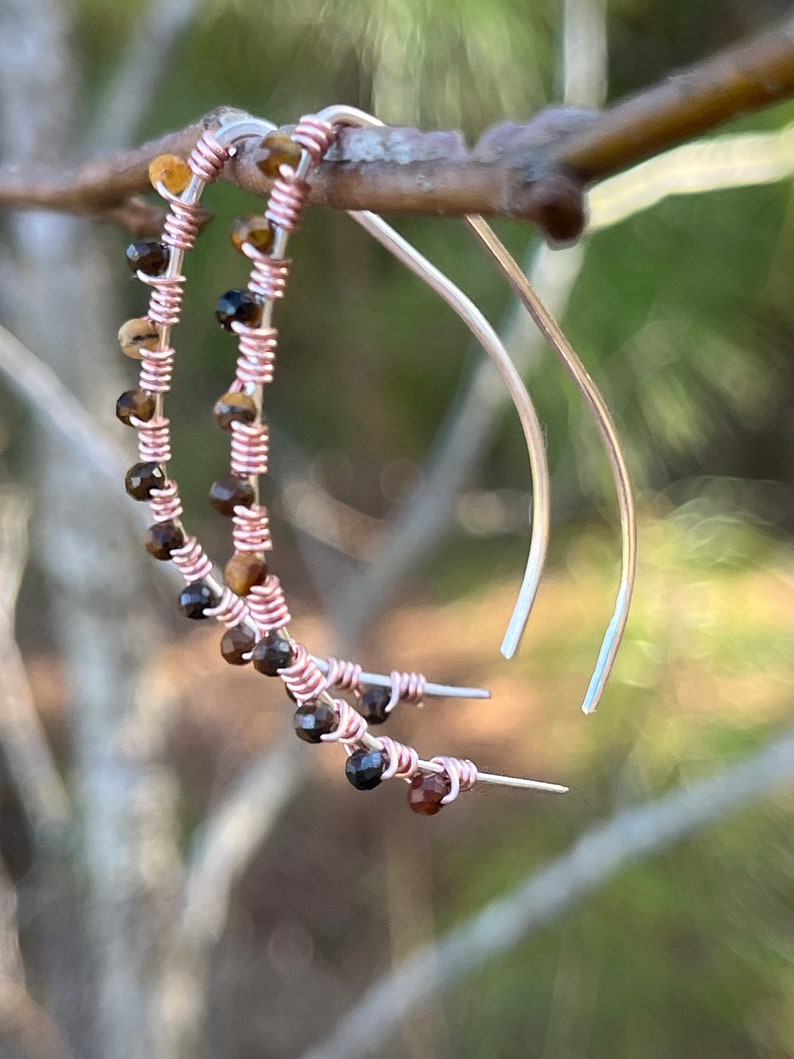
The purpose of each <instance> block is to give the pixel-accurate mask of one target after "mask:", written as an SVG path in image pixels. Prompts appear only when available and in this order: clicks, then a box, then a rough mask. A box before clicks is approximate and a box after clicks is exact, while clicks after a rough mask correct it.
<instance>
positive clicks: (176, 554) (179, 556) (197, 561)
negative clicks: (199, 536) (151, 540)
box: [171, 537, 212, 582]
mask: <svg viewBox="0 0 794 1059" xmlns="http://www.w3.org/2000/svg"><path fill="white" fill-rule="evenodd" d="M171 558H172V559H173V562H174V566H175V567H176V568H177V570H179V572H180V573H181V574H182V576H183V577H184V579H185V580H186V581H188V582H190V581H200V580H201V579H202V578H203V577H206V576H207V574H210V573H212V563H211V562H210V560H209V557H208V556H207V555H206V553H205V551H204V549H203V548H202V547H201V545H200V544H199V542H198V541H197V540H196V538H195V537H187V538H186V540H185V543H184V544H183V545H182V547H181V548H175V549H174V550H173V551H172V552H171Z"/></svg>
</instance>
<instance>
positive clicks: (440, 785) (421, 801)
mask: <svg viewBox="0 0 794 1059" xmlns="http://www.w3.org/2000/svg"><path fill="white" fill-rule="evenodd" d="M449 791H450V783H449V776H446V775H438V774H437V773H435V772H417V774H416V775H415V776H414V777H413V779H412V780H411V786H410V787H409V788H408V804H409V806H410V807H411V808H412V809H413V811H414V812H415V813H419V814H420V815H421V816H435V815H436V813H440V812H441V810H442V809H443V808H444V806H443V805H442V804H441V799H442V798H446V796H447V795H448V794H449Z"/></svg>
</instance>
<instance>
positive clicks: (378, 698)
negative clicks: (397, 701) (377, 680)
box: [356, 686, 391, 724]
mask: <svg viewBox="0 0 794 1059" xmlns="http://www.w3.org/2000/svg"><path fill="white" fill-rule="evenodd" d="M390 701H391V688H381V687H377V686H376V687H374V688H368V689H367V690H366V691H365V692H364V694H363V695H362V696H361V699H360V701H359V703H358V706H357V707H356V708H357V709H358V712H359V713H360V714H361V716H362V717H363V718H364V719H365V720H366V721H367V722H368V723H369V724H383V722H384V721H387V720H388V719H389V714H388V713H386V707H387V706H388V705H389V702H390Z"/></svg>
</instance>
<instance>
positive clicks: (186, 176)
mask: <svg viewBox="0 0 794 1059" xmlns="http://www.w3.org/2000/svg"><path fill="white" fill-rule="evenodd" d="M192 175H193V174H192V173H191V172H190V166H189V165H188V164H187V162H183V161H182V159H181V158H180V157H179V156H178V155H175V154H158V156H157V157H156V158H153V159H152V161H151V162H150V163H149V182H150V183H151V185H152V187H153V188H154V190H155V191H156V190H157V185H158V184H163V185H164V186H165V187H166V189H167V190H168V191H170V192H172V194H174V195H181V193H182V192H183V191H184V190H185V188H186V187H187V186H188V184H189V183H190V178H191V177H192Z"/></svg>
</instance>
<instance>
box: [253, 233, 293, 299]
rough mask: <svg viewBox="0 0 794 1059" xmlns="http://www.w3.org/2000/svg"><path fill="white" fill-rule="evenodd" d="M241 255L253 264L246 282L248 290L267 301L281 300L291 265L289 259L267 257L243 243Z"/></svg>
mask: <svg viewBox="0 0 794 1059" xmlns="http://www.w3.org/2000/svg"><path fill="white" fill-rule="evenodd" d="M243 253H244V254H245V255H246V256H247V257H249V258H251V260H252V261H253V262H254V265H253V268H252V269H251V276H250V278H249V280H248V289H249V290H250V291H251V292H252V293H254V294H261V295H262V297H263V298H267V299H268V300H269V301H273V300H275V299H276V298H283V297H284V293H285V291H286V289H287V280H288V279H289V270H290V266H291V265H292V261H291V260H290V258H288V257H280V258H273V257H267V255H265V254H263V253H261V252H260V251H258V250H255V249H254V248H253V247H251V245H250V244H249V243H243Z"/></svg>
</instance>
